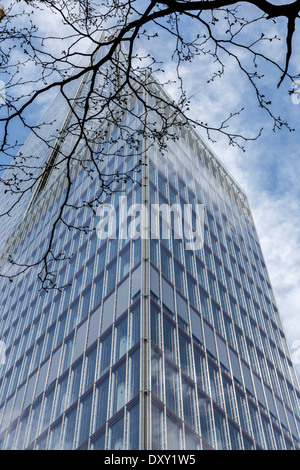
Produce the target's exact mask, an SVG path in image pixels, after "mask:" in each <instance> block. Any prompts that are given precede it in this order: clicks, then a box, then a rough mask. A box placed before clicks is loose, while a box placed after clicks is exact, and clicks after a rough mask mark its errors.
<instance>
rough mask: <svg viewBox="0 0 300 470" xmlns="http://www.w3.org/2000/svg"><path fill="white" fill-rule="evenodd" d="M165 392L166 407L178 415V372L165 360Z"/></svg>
mask: <svg viewBox="0 0 300 470" xmlns="http://www.w3.org/2000/svg"><path fill="white" fill-rule="evenodd" d="M165 394H166V404H167V407H168V408H170V410H172V411H173V412H174V413H176V414H177V415H179V414H180V408H179V384H178V372H177V371H176V370H175V369H174V368H173V367H172V366H171V365H169V364H168V363H167V362H165Z"/></svg>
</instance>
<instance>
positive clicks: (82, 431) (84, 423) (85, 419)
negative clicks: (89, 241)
mask: <svg viewBox="0 0 300 470" xmlns="http://www.w3.org/2000/svg"><path fill="white" fill-rule="evenodd" d="M92 398H93V394H92V393H90V394H89V395H88V396H87V397H86V398H84V400H82V402H81V403H80V415H81V418H80V425H79V431H78V444H79V445H80V444H81V443H82V442H84V441H86V440H87V439H88V437H89V435H90V420H91V411H92Z"/></svg>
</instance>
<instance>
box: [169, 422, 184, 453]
mask: <svg viewBox="0 0 300 470" xmlns="http://www.w3.org/2000/svg"><path fill="white" fill-rule="evenodd" d="M167 446H168V447H167V448H168V450H180V449H182V427H181V426H180V424H179V423H177V422H176V421H175V420H174V419H172V418H171V417H170V416H167Z"/></svg>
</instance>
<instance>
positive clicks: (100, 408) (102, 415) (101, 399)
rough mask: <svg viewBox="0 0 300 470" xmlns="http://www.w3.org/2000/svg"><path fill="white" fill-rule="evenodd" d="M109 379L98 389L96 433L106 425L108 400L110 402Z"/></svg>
mask: <svg viewBox="0 0 300 470" xmlns="http://www.w3.org/2000/svg"><path fill="white" fill-rule="evenodd" d="M108 387H109V380H108V377H107V378H106V379H105V380H103V381H102V382H101V383H100V384H98V385H97V387H96V403H95V415H96V416H95V426H94V427H95V429H94V430H95V431H97V430H98V429H99V428H101V426H102V425H103V424H104V423H105V421H106V417H107V400H108Z"/></svg>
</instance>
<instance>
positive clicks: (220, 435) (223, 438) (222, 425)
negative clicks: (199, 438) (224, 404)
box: [214, 408, 228, 450]
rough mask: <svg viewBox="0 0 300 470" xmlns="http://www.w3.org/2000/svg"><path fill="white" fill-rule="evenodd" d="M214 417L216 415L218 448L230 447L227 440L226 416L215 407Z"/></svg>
mask: <svg viewBox="0 0 300 470" xmlns="http://www.w3.org/2000/svg"><path fill="white" fill-rule="evenodd" d="M214 417H215V429H216V440H217V449H218V450H226V449H228V441H227V430H226V420H225V416H224V415H223V414H221V413H220V412H219V411H218V410H216V409H215V408H214Z"/></svg>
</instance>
